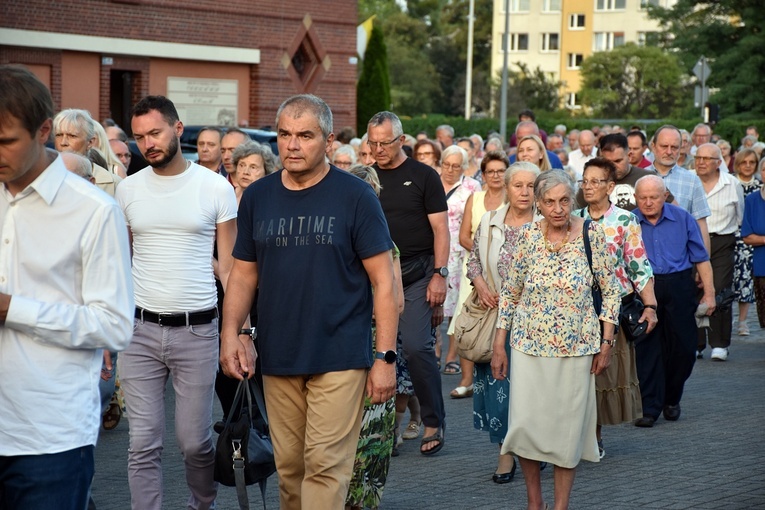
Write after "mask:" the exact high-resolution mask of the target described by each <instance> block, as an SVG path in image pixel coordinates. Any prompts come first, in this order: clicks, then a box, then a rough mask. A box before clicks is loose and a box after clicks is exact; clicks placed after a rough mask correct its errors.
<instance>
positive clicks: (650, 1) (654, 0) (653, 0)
mask: <svg viewBox="0 0 765 510" xmlns="http://www.w3.org/2000/svg"><path fill="white" fill-rule="evenodd" d="M649 5H653V6H655V7H658V6H659V0H640V8H641V9H645V8H646V7H648V6H649Z"/></svg>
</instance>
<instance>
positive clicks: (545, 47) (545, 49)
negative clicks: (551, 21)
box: [539, 32, 560, 53]
mask: <svg viewBox="0 0 765 510" xmlns="http://www.w3.org/2000/svg"><path fill="white" fill-rule="evenodd" d="M553 35H554V36H556V37H557V39H558V41H557V46H558V47H557V48H551V47H550V40H551V36H553ZM540 48H541V49H540V50H539V51H541V52H542V53H558V52H559V51H560V33H558V32H544V33H543V34H542V44H541V46H540Z"/></svg>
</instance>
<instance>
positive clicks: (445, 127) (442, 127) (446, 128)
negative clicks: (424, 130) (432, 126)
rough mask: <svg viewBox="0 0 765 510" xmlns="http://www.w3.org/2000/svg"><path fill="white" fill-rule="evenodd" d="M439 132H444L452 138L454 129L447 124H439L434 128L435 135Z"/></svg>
mask: <svg viewBox="0 0 765 510" xmlns="http://www.w3.org/2000/svg"><path fill="white" fill-rule="evenodd" d="M439 131H446V132H447V133H449V136H451V137H452V138H454V128H453V127H451V126H450V125H449V124H441V125H440V126H438V127H437V128H436V133H438V132H439Z"/></svg>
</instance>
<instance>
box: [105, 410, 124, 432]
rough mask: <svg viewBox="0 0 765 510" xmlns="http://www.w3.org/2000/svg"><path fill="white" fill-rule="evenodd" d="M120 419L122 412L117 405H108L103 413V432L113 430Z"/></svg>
mask: <svg viewBox="0 0 765 510" xmlns="http://www.w3.org/2000/svg"><path fill="white" fill-rule="evenodd" d="M120 418H122V410H121V409H120V406H118V405H117V404H109V408H108V409H107V410H106V412H105V413H104V415H103V417H102V420H103V426H104V430H113V429H115V428H117V425H119V424H120Z"/></svg>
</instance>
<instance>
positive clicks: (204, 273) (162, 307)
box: [115, 96, 236, 510]
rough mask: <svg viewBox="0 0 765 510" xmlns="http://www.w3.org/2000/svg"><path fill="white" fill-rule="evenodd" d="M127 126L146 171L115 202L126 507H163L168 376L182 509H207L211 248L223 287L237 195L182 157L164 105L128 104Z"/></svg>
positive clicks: (211, 498) (210, 498) (213, 343)
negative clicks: (122, 284) (123, 235)
mask: <svg viewBox="0 0 765 510" xmlns="http://www.w3.org/2000/svg"><path fill="white" fill-rule="evenodd" d="M132 128H133V136H134V137H135V140H136V143H137V145H138V148H139V150H140V151H141V154H142V155H143V157H144V158H145V159H146V161H148V162H149V164H150V165H151V166H149V167H147V168H144V169H143V170H141V171H139V172H137V173H135V174H134V175H131V176H130V177H128V178H127V179H125V180H124V181H123V183H122V184H121V185H120V187H119V188H118V193H117V195H116V197H115V198H116V199H117V202H118V203H119V205H120V206H121V207H122V210H123V211H124V213H125V218H126V220H127V223H128V228H129V229H130V234H131V238H132V244H133V283H134V287H135V304H136V309H135V324H134V328H133V342H132V344H131V345H130V347H129V348H128V349H127V350H126V351H125V352H124V353H122V354H121V355H120V357H119V360H118V367H119V373H120V377H121V379H120V381H121V384H122V388H123V390H124V392H125V403H126V404H127V409H128V414H129V416H130V448H129V450H128V482H129V484H130V493H131V496H132V508H133V509H134V510H161V508H162V466H161V455H162V435H163V432H164V425H165V416H164V409H165V407H164V406H165V398H164V395H165V391H164V390H165V384H166V382H167V378H168V375H172V379H173V387H174V389H175V432H176V438H177V440H178V446H179V447H180V449H181V452H182V453H183V459H184V464H185V468H186V482H187V484H188V486H189V489H190V490H191V495H190V497H189V501H188V508H195V509H207V508H211V506H212V505H213V504H214V502H215V496H216V493H217V484H216V483H215V482H214V481H213V466H214V461H215V459H214V448H213V442H212V432H211V430H210V427H211V425H212V401H213V385H214V380H215V373H216V371H217V369H218V313H217V308H216V305H217V295H216V291H215V277H214V269H213V262H212V256H211V254H212V250H213V243H214V242H217V247H218V263H217V274H218V275H219V277H220V280H221V282H222V283H223V286H224V289H225V287H226V284H227V282H228V274H229V272H230V270H231V263H232V258H231V252H232V248H233V244H234V239H235V237H236V224H235V221H236V198H235V196H234V189H233V188H232V187H231V185H230V184H229V183H228V182H227V181H226V179H225V178H223V177H222V176H220V175H218V174H216V173H214V172H210V171H209V170H207V169H206V168H204V167H201V166H199V165H197V164H195V163H191V162H187V161H186V160H185V159H184V158H183V155H182V154H181V151H180V135H181V133H183V124H182V123H181V121H180V120H179V119H178V113H177V111H176V109H175V106H174V105H173V103H172V102H171V101H170V100H169V99H167V98H165V97H163V96H147V97H145V98H144V99H142V100H141V101H140V102H139V103H138V104H137V105H136V106H135V107H134V108H133V120H132ZM123 186H124V188H123Z"/></svg>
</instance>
